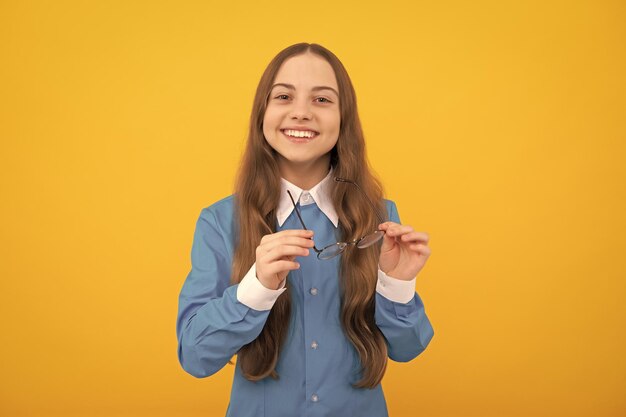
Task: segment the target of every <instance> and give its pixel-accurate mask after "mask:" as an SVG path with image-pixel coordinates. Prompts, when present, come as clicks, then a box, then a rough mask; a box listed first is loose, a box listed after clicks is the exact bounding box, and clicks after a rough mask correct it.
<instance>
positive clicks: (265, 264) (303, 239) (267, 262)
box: [256, 229, 314, 290]
mask: <svg viewBox="0 0 626 417" xmlns="http://www.w3.org/2000/svg"><path fill="white" fill-rule="evenodd" d="M312 236H313V231H311V230H304V229H291V230H282V231H280V232H277V233H272V234H269V235H265V236H263V237H262V238H261V244H260V245H259V246H257V248H256V277H257V279H258V280H259V281H260V282H261V284H263V286H265V287H266V288H270V289H272V290H277V289H278V288H280V287H281V286H282V284H283V281H284V280H285V279H286V278H287V274H288V273H289V271H291V270H293V269H298V268H300V264H299V263H297V262H295V258H296V256H309V248H312V247H313V245H314V243H313V240H312V239H311V237H312Z"/></svg>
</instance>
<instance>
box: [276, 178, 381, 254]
mask: <svg viewBox="0 0 626 417" xmlns="http://www.w3.org/2000/svg"><path fill="white" fill-rule="evenodd" d="M334 179H335V181H336V182H343V183H347V184H352V185H354V186H355V187H356V188H357V189H358V190H359V191H360V192H361V194H363V196H364V197H365V199H366V200H367V202H368V203H369V204H370V206H371V207H372V209H373V210H374V213H375V214H376V217H378V220H379V221H380V223H384V222H385V220H384V219H383V217H382V216H381V215H380V213H379V212H378V209H377V208H376V206H375V205H374V203H372V200H370V198H369V197H368V196H367V194H366V193H365V192H364V191H363V189H361V187H359V184H357V183H356V182H354V181H350V180H347V179H345V178H339V177H334ZM287 194H289V198H290V199H291V202H292V203H293V208H294V209H295V211H296V214H297V215H298V219H300V223H301V224H302V227H303V228H304V230H309V229H307V227H306V225H305V224H304V220H302V216H301V215H300V210H298V206H296V202H295V201H294V199H293V196H292V195H291V192H290V191H289V190H287ZM385 233H386V232H385V231H384V230H374V231H373V232H372V233H368V234H367V235H365V236H363V237H361V238H360V239H354V240H352V241H350V242H336V243H333V244H330V245H327V246H324V247H323V248H322V249H318V248H317V247H316V246H315V245H313V250H314V251H315V252H316V253H317V259H319V260H322V261H326V260H328V259H332V258H334V257H336V256H339V255H341V254H342V253H343V252H344V251H345V250H346V248H347V247H348V246H351V245H355V246H356V247H357V248H359V249H365V248H368V247H370V246H372V245H373V244H374V243H376V242H378V241H379V240H380V239H382V238H383V236H384V235H385ZM372 235H379V236H380V237H379V238H377V239H376V240H374V241H373V242H371V243H370V244H368V245H367V246H359V242H361V241H363V239H365V238H367V237H370V236H372ZM338 245H339V252H337V253H335V254H334V255H332V256H329V257H324V258H322V257H320V255H321V254H322V253H323V252H324V251H325V250H327V249H328V248H331V247H333V246H338Z"/></svg>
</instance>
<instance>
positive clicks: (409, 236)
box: [401, 232, 429, 243]
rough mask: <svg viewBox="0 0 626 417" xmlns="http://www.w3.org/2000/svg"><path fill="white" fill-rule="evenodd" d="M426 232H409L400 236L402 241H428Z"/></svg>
mask: <svg viewBox="0 0 626 417" xmlns="http://www.w3.org/2000/svg"><path fill="white" fill-rule="evenodd" d="M428 238H429V236H428V233H425V232H409V233H406V234H404V235H402V236H401V239H402V241H403V242H415V241H421V242H426V243H428Z"/></svg>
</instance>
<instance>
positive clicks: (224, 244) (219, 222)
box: [176, 195, 434, 417]
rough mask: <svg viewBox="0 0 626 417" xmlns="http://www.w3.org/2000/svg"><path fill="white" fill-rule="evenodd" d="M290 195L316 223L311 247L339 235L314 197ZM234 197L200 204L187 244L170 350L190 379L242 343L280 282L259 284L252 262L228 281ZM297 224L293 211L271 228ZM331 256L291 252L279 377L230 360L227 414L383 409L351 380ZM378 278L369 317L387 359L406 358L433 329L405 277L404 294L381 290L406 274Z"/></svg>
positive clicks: (212, 368) (356, 370)
mask: <svg viewBox="0 0 626 417" xmlns="http://www.w3.org/2000/svg"><path fill="white" fill-rule="evenodd" d="M308 197H310V195H309V196H308ZM308 197H307V195H305V196H304V197H303V198H304V199H308ZM297 201H298V205H299V209H300V211H301V214H302V217H303V219H304V222H305V224H306V225H307V227H308V228H309V229H311V230H313V231H314V232H315V236H314V240H315V242H316V246H317V247H323V246H325V245H327V244H330V243H334V242H336V241H337V240H340V239H339V237H340V236H339V234H338V230H339V229H337V228H336V226H335V225H334V224H333V222H332V221H331V220H330V219H329V217H328V216H327V214H325V213H324V212H323V211H322V210H321V209H320V208H319V207H318V205H317V204H316V203H315V201H312V202H310V203H309V204H305V205H302V204H301V203H302V199H299V200H297ZM233 203H234V196H233V195H231V196H228V197H226V198H224V199H222V200H220V201H218V202H216V203H214V204H213V205H211V206H209V207H206V208H204V209H203V210H202V211H201V213H200V217H199V219H198V221H197V223H196V229H195V234H194V239H193V245H192V250H191V262H192V268H191V271H190V272H189V274H188V276H187V279H186V280H185V283H184V284H183V287H182V289H181V292H180V297H179V308H178V317H177V322H176V333H177V338H178V358H179V361H180V364H181V366H182V367H183V369H184V370H185V371H186V372H188V373H189V374H191V375H193V376H195V377H198V378H204V377H207V376H210V375H212V374H214V373H215V372H217V371H219V370H220V369H221V368H222V367H224V365H226V364H227V363H228V361H229V360H230V359H231V358H232V357H233V355H235V354H236V353H237V351H238V350H239V349H240V348H241V347H242V346H243V345H245V344H247V343H249V342H251V341H253V340H254V339H256V337H257V336H258V335H259V334H260V333H261V330H262V329H263V326H264V324H265V321H266V320H267V317H268V315H269V312H270V309H271V305H272V304H273V301H275V299H276V298H277V297H278V296H279V295H280V293H281V292H282V291H285V290H286V289H287V288H283V289H279V290H270V289H266V288H265V287H263V286H262V285H261V284H260V283H259V281H258V279H256V275H255V269H254V265H253V267H252V268H251V269H250V271H249V273H248V274H246V276H245V277H244V278H243V279H242V281H241V283H239V284H237V285H232V286H231V285H230V282H229V281H230V274H231V263H232V259H233V254H234V249H235V244H236V241H235V235H234V232H235V227H234V226H235V223H234V222H235V218H234V215H235V212H234V206H233ZM385 204H386V207H387V212H388V216H389V219H390V220H391V221H394V222H396V223H400V218H399V216H398V212H397V209H396V206H395V204H394V203H393V202H392V201H390V200H385ZM301 228H302V225H301V224H300V222H299V221H298V218H297V216H296V213H295V212H293V211H292V212H291V214H290V215H289V216H288V217H287V218H286V219H284V223H282V225H280V226H279V227H278V228H277V230H276V231H277V232H278V231H280V230H286V229H301ZM347 250H367V249H357V248H356V247H349V248H348V249H347ZM340 256H341V255H340ZM340 256H337V257H335V258H333V259H330V260H319V259H317V257H316V253H315V252H314V251H313V250H312V249H311V253H310V255H309V256H306V257H299V258H297V261H298V262H299V263H300V265H301V266H300V269H298V270H293V271H290V272H289V274H288V276H287V280H288V281H289V284H290V285H289V287H288V288H289V289H290V291H291V294H290V295H291V300H292V307H291V320H290V322H289V329H288V334H287V338H286V340H285V345H284V346H283V348H282V350H281V353H280V357H279V359H278V363H277V366H276V372H277V373H278V374H279V379H278V380H274V379H272V378H270V377H268V378H265V379H263V380H261V381H258V382H251V381H248V380H247V379H245V378H244V377H243V376H242V375H241V371H240V367H239V366H238V365H235V367H234V373H235V375H234V379H233V385H232V390H231V397H230V404H229V406H228V409H227V412H226V415H227V416H236V417H248V416H255V417H260V416H271V417H281V416H285V417H294V416H320V417H321V416H372V417H383V416H388V413H387V406H386V402H385V398H384V394H383V390H382V386H381V385H380V384H379V385H377V386H376V387H374V388H372V389H359V388H353V387H352V385H351V384H353V383H355V382H357V381H358V380H359V379H360V376H361V374H360V362H359V358H358V354H357V353H356V351H355V349H354V347H353V346H352V344H351V343H350V341H349V339H348V338H347V337H346V336H345V335H344V333H343V330H342V328H341V323H340V298H339V282H338V280H339V260H340ZM378 279H379V281H378V284H377V291H376V310H375V319H376V324H377V325H378V327H379V329H380V330H381V332H382V333H383V335H384V336H385V339H386V341H387V345H388V354H389V358H390V359H392V360H394V361H399V362H406V361H410V360H411V359H413V358H415V357H416V356H417V355H419V354H420V353H421V352H422V351H424V349H425V348H426V346H427V345H428V343H429V342H430V340H431V339H432V337H433V335H434V332H433V328H432V326H431V324H430V321H429V320H428V318H427V316H426V312H425V310H424V305H423V303H422V300H421V299H420V297H419V295H418V294H417V293H416V292H415V291H414V284H412V285H413V289H411V291H412V294H413V295H412V297H411V298H410V299H409V301H408V302H398V301H393V300H391V299H389V298H387V297H386V296H384V295H383V294H385V293H386V294H388V296H389V297H392V298H395V297H396V295H395V294H397V293H398V289H397V288H396V289H395V290H393V289H391V290H389V291H388V290H387V288H393V287H394V285H400V286H402V285H404V287H403V288H405V289H404V291H406V281H401V280H397V279H395V278H392V277H388V276H386V275H385V274H384V273H382V271H380V270H379V271H378ZM413 282H414V281H413ZM255 291H256V292H255ZM263 291H265V292H266V294H262V293H263ZM386 291H387V292H386ZM394 291H395V292H394ZM264 296H265V298H263V297H264ZM253 307H254V308H253Z"/></svg>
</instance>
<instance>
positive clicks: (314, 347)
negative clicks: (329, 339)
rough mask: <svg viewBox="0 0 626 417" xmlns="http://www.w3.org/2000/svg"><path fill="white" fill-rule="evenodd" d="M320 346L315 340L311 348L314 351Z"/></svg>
mask: <svg viewBox="0 0 626 417" xmlns="http://www.w3.org/2000/svg"><path fill="white" fill-rule="evenodd" d="M318 346H319V345H318V344H317V342H316V341H315V340H314V341H313V343H311V348H312V349H317V347H318Z"/></svg>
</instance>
